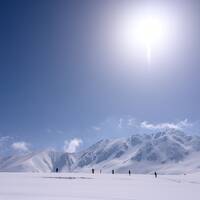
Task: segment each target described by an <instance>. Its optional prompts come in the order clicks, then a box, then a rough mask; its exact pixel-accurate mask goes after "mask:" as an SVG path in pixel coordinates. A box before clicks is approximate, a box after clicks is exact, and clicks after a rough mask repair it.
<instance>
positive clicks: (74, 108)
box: [0, 0, 200, 149]
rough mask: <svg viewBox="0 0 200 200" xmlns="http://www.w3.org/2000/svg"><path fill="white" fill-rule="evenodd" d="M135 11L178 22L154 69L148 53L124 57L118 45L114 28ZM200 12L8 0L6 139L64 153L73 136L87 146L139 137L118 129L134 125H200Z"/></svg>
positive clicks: (0, 22)
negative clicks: (125, 14)
mask: <svg viewBox="0 0 200 200" xmlns="http://www.w3.org/2000/svg"><path fill="white" fill-rule="evenodd" d="M126 9H129V10H130V9H133V13H134V12H137V10H140V11H141V12H142V10H143V9H144V10H146V9H149V10H150V11H151V10H152V12H156V10H157V12H158V13H159V12H161V13H164V14H165V15H166V16H167V17H168V18H169V19H170V23H172V24H173V28H172V29H173V30H169V33H170V34H171V35H170V38H168V40H167V45H165V46H164V47H162V48H160V49H159V50H158V51H157V52H156V53H155V54H154V55H153V56H152V63H151V66H150V68H151V69H150V70H147V68H149V66H148V64H147V62H146V55H145V53H144V52H143V53H142V50H140V51H139V52H137V51H133V52H129V55H125V54H124V52H126V49H123V48H124V47H123V46H120V45H117V44H116V41H117V40H118V41H120V38H118V39H116V38H115V36H116V35H117V32H118V31H117V29H115V28H113V27H116V26H117V25H118V20H119V19H120V16H121V14H122V13H123V12H126ZM199 10H200V2H199V1H195V0H190V1H184V0H181V1H149V0H148V1H130V0H129V1H128V0H127V1H126V0H123V1H111V0H110V1H94V0H91V1H88V0H84V1H83V0H80V1H78V0H71V1H64V0H56V1H55V0H32V1H31V0H15V1H12V0H5V1H3V0H2V1H1V2H0V27H1V31H0V136H1V137H5V136H7V137H10V138H12V142H16V141H21V142H22V141H25V142H27V143H29V144H30V146H31V148H33V149H34V148H47V147H54V148H58V149H59V148H60V149H61V148H62V146H63V145H64V141H65V140H71V139H73V138H80V139H81V140H82V141H83V144H84V145H83V146H87V145H89V144H91V143H93V142H94V141H96V140H98V139H100V138H102V137H107V138H109V137H116V136H123V134H124V136H126V135H127V134H131V133H133V132H134V131H133V130H129V131H128V132H127V131H126V130H123V131H121V132H120V134H118V130H117V128H120V124H119V123H120V122H121V121H127V123H128V122H129V120H130V119H134V120H135V121H137V124H142V122H146V124H145V123H143V125H148V123H151V124H153V125H156V124H163V123H164V124H165V125H167V123H171V124H172V123H173V124H175V125H177V124H178V125H180V123H184V122H185V123H186V126H187V125H189V126H190V125H191V124H192V123H197V122H198V121H199V119H200V106H199V102H200V89H199V86H200V67H199V65H200V54H199V52H200V37H199V35H200V12H199ZM119 21H120V20H119ZM119 24H120V23H119ZM118 28H119V30H120V25H119V27H118ZM113 38H115V39H116V40H115V39H113ZM119 44H120V43H119ZM134 49H137V46H136V47H134ZM138 49H139V47H138ZM118 122H119V123H118ZM108 124H109V125H108ZM115 126H116V129H115V128H113V127H115ZM181 126H182V124H181ZM183 126H185V125H183ZM121 128H122V127H121ZM146 128H151V130H153V129H154V128H153V129H152V127H151V126H146ZM134 130H135V129H134ZM135 131H136V130H135ZM0 141H1V140H0Z"/></svg>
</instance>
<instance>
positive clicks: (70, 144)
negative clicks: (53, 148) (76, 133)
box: [64, 138, 83, 153]
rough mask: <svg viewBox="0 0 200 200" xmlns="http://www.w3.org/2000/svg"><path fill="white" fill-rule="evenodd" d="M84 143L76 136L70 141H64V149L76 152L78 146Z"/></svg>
mask: <svg viewBox="0 0 200 200" xmlns="http://www.w3.org/2000/svg"><path fill="white" fill-rule="evenodd" d="M82 143H83V141H82V140H81V139H79V138H74V139H72V140H70V141H68V140H65V141H64V151H65V152H68V153H74V152H76V151H77V149H78V147H79V146H80V145H81V144H82Z"/></svg>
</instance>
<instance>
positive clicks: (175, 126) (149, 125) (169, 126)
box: [140, 119, 192, 130]
mask: <svg viewBox="0 0 200 200" xmlns="http://www.w3.org/2000/svg"><path fill="white" fill-rule="evenodd" d="M140 126H141V128H145V129H150V130H163V129H176V130H183V129H184V128H187V127H190V126H192V123H190V122H189V121H188V119H185V120H183V121H179V122H177V123H169V122H166V123H157V124H153V123H149V122H147V121H143V122H141V124H140Z"/></svg>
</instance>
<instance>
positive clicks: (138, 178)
mask: <svg viewBox="0 0 200 200" xmlns="http://www.w3.org/2000/svg"><path fill="white" fill-rule="evenodd" d="M199 190H200V173H195V174H188V175H158V178H157V179H156V178H154V176H153V175H139V174H137V175H135V174H134V175H131V176H128V174H124V175H122V174H114V175H111V174H95V175H92V174H84V173H5V172H2V173H0V200H33V199H34V200H64V199H65V200H151V199H152V200H169V199H170V200H189V199H192V200H199V199H200V192H199Z"/></svg>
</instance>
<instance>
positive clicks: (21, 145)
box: [11, 141, 29, 152]
mask: <svg viewBox="0 0 200 200" xmlns="http://www.w3.org/2000/svg"><path fill="white" fill-rule="evenodd" d="M11 146H12V148H13V149H14V150H17V151H23V152H27V151H29V144H28V143H26V142H24V141H22V142H14V143H13V144H12V145H11Z"/></svg>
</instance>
